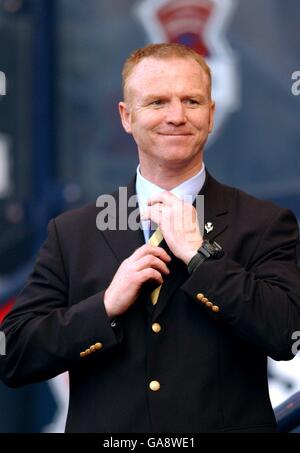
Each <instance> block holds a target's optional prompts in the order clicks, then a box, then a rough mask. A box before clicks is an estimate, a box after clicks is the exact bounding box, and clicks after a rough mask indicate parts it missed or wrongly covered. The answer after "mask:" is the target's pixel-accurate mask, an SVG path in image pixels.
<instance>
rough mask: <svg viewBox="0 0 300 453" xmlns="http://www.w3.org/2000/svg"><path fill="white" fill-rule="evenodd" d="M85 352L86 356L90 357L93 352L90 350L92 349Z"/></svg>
mask: <svg viewBox="0 0 300 453" xmlns="http://www.w3.org/2000/svg"><path fill="white" fill-rule="evenodd" d="M84 352H85V355H89V354H91V353H92V351H91V350H90V348H88V349H86V350H85V351H84Z"/></svg>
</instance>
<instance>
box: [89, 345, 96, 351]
mask: <svg viewBox="0 0 300 453" xmlns="http://www.w3.org/2000/svg"><path fill="white" fill-rule="evenodd" d="M90 350H91V351H92V352H95V351H96V346H95V345H94V344H92V346H90Z"/></svg>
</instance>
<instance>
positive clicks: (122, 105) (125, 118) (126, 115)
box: [119, 101, 131, 134]
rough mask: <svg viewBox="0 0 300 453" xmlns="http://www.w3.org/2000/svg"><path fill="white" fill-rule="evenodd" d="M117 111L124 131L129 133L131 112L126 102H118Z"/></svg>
mask: <svg viewBox="0 0 300 453" xmlns="http://www.w3.org/2000/svg"><path fill="white" fill-rule="evenodd" d="M119 112H120V117H121V122H122V125H123V127H124V129H125V131H126V132H127V134H131V113H130V110H129V107H128V104H127V103H126V102H123V101H121V102H119Z"/></svg>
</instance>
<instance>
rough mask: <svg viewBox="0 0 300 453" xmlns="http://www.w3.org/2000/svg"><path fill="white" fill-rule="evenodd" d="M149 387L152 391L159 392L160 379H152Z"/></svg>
mask: <svg viewBox="0 0 300 453" xmlns="http://www.w3.org/2000/svg"><path fill="white" fill-rule="evenodd" d="M149 387H150V390H152V392H157V391H158V390H159V389H160V383H159V382H158V381H151V382H150V384H149Z"/></svg>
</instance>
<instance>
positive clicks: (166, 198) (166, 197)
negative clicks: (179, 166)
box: [147, 191, 180, 206]
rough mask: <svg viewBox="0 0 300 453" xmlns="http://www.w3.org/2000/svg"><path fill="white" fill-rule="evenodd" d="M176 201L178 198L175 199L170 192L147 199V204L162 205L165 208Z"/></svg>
mask: <svg viewBox="0 0 300 453" xmlns="http://www.w3.org/2000/svg"><path fill="white" fill-rule="evenodd" d="M178 200H180V198H178V197H176V195H174V194H173V193H172V192H168V191H164V192H160V193H158V194H156V195H154V196H153V197H151V198H149V200H148V201H147V204H148V205H149V206H151V205H153V204H155V203H163V204H165V205H166V206H173V204H174V203H176V202H177V201H178Z"/></svg>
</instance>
